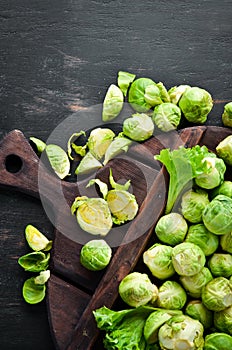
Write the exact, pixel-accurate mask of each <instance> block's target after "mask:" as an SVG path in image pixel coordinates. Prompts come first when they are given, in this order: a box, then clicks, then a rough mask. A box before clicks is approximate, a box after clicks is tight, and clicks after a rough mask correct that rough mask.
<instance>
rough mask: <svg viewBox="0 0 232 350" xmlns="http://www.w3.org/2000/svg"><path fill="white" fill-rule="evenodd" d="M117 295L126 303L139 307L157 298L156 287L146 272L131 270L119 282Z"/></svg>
mask: <svg viewBox="0 0 232 350" xmlns="http://www.w3.org/2000/svg"><path fill="white" fill-rule="evenodd" d="M119 295H120V297H121V298H122V300H123V301H124V302H125V303H126V304H128V305H130V306H132V307H139V306H141V305H146V304H147V303H148V302H154V301H155V300H156V299H157V295H158V288H157V287H156V285H154V284H153V283H152V282H151V281H150V279H149V277H148V275H147V274H145V273H140V272H131V273H130V274H129V275H127V276H126V277H124V278H123V280H122V281H121V282H120V284H119Z"/></svg>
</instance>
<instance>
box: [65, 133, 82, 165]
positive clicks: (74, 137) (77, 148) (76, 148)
mask: <svg viewBox="0 0 232 350" xmlns="http://www.w3.org/2000/svg"><path fill="white" fill-rule="evenodd" d="M81 135H84V136H85V132H84V131H82V130H81V131H80V132H75V133H74V134H72V135H71V136H70V138H69V140H68V146H67V148H68V156H69V158H70V159H71V160H73V159H74V158H73V157H72V149H74V151H75V152H76V153H77V154H80V155H81V156H82V157H84V156H85V154H86V145H85V146H77V145H75V143H73V141H75V140H77V139H78V138H79V137H80V136H81Z"/></svg>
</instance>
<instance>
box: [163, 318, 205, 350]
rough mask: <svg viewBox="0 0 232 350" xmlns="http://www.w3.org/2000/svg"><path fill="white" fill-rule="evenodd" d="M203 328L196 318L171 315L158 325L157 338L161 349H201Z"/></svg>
mask: <svg viewBox="0 0 232 350" xmlns="http://www.w3.org/2000/svg"><path fill="white" fill-rule="evenodd" d="M203 332H204V328H203V326H202V324H201V323H200V322H199V321H198V320H194V319H193V318H191V317H189V316H186V315H179V316H173V317H172V318H170V320H168V321H167V322H166V323H165V324H164V325H163V326H161V327H160V329H159V333H158V338H159V343H160V346H161V349H165V350H177V349H178V350H179V349H185V350H202V349H203V345H204V337H203Z"/></svg>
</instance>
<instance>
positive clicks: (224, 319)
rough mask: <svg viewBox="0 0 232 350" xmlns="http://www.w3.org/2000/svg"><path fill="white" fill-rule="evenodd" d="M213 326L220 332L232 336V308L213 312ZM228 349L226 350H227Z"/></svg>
mask: <svg viewBox="0 0 232 350" xmlns="http://www.w3.org/2000/svg"><path fill="white" fill-rule="evenodd" d="M214 326H215V327H216V328H217V329H218V330H220V331H221V332H225V333H228V334H230V335H232V306H229V307H227V308H225V309H224V310H221V311H218V312H214ZM229 349H230V348H228V349H227V350H229Z"/></svg>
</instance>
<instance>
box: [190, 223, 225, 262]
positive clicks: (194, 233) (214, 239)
mask: <svg viewBox="0 0 232 350" xmlns="http://www.w3.org/2000/svg"><path fill="white" fill-rule="evenodd" d="M185 242H191V243H194V244H196V245H198V246H199V247H200V248H201V249H202V250H203V252H204V254H205V256H209V255H211V254H213V253H214V252H215V251H216V250H217V248H218V245H219V238H218V236H217V235H215V234H214V233H212V232H210V231H209V230H207V228H206V227H205V226H204V224H196V225H191V226H189V229H188V232H187V235H186V237H185Z"/></svg>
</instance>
